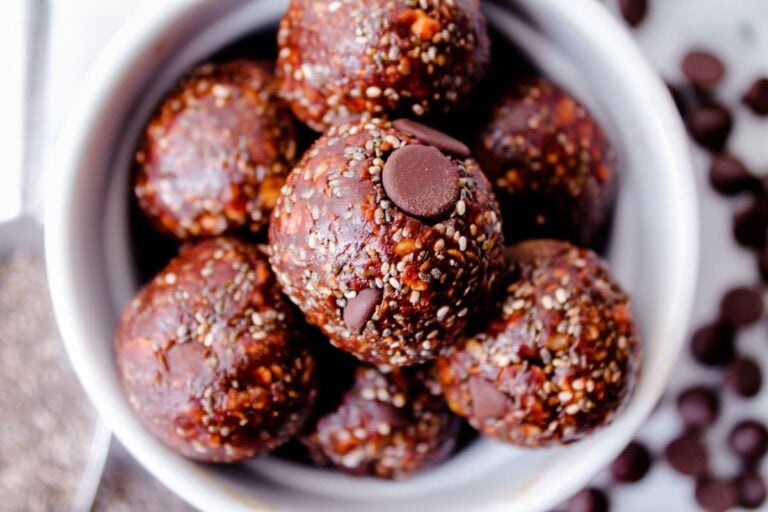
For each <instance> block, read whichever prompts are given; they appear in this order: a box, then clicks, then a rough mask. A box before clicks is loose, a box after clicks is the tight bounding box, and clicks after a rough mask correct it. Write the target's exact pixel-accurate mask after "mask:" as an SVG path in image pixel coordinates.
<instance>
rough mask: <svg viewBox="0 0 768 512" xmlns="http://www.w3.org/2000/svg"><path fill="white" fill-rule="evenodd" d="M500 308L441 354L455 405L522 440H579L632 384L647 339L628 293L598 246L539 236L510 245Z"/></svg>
mask: <svg viewBox="0 0 768 512" xmlns="http://www.w3.org/2000/svg"><path fill="white" fill-rule="evenodd" d="M509 257H510V267H511V268H510V271H511V274H510V276H511V277H510V280H509V284H508V286H507V289H506V294H505V299H504V302H503V306H502V308H501V311H500V312H499V313H498V316H497V317H496V318H495V319H494V320H492V321H491V322H489V323H488V325H487V326H486V327H485V328H483V329H482V330H480V331H479V332H477V333H476V334H474V335H472V336H468V337H466V338H465V339H463V340H462V341H460V342H459V343H458V344H456V345H455V346H454V347H451V348H450V349H449V350H448V351H447V353H446V355H445V356H441V357H440V358H438V360H437V369H438V374H439V377H440V383H441V385H442V386H443V389H444V391H445V395H446V398H447V400H448V404H449V405H450V407H451V409H453V411H454V412H456V413H457V414H459V415H461V416H464V417H465V418H467V419H468V420H469V422H470V424H471V425H472V426H473V427H475V428H476V429H478V430H479V431H480V432H482V433H483V434H485V435H488V436H491V437H494V438H497V439H500V440H503V441H507V442H509V443H512V444H514V445H518V446H524V447H543V446H549V445H556V444H567V443H572V442H575V441H578V440H580V439H582V438H583V437H585V436H586V435H588V434H590V433H591V432H592V431H594V430H595V429H597V428H598V427H601V426H603V425H606V424H607V423H609V422H610V421H611V419H612V417H613V416H614V414H615V413H616V412H617V411H618V410H619V409H620V407H621V406H622V404H623V403H624V401H625V399H626V398H627V396H628V395H629V393H630V392H631V391H632V389H633V387H634V384H635V381H636V377H637V373H638V368H639V360H640V343H639V341H638V338H637V331H636V327H635V323H634V321H633V319H632V314H631V312H630V303H629V299H628V297H627V295H626V294H625V293H624V292H623V291H622V290H621V288H620V287H619V285H618V284H616V281H615V280H614V279H613V277H612V276H611V274H610V272H609V270H608V266H607V265H606V263H605V262H603V261H602V260H601V259H600V258H599V257H598V256H597V255H595V253H593V252H591V251H589V250H586V249H580V248H577V247H575V246H572V245H570V244H568V243H566V242H558V241H551V240H534V241H529V242H524V243H522V244H519V245H517V246H514V247H513V248H512V249H511V250H510V254H509Z"/></svg>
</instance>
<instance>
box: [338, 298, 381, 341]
mask: <svg viewBox="0 0 768 512" xmlns="http://www.w3.org/2000/svg"><path fill="white" fill-rule="evenodd" d="M379 302H381V290H377V289H373V288H366V289H365V290H360V291H359V292H357V295H355V297H354V298H351V299H348V300H347V305H346V306H345V307H344V315H343V316H344V323H345V324H347V327H349V328H350V329H351V330H352V331H355V332H360V331H362V330H363V327H365V324H366V322H368V319H369V318H371V315H372V314H373V311H374V310H375V309H376V306H377V305H378V304H379Z"/></svg>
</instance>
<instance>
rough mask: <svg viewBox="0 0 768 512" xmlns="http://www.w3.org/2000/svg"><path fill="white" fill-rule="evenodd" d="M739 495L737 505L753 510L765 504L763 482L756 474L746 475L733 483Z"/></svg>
mask: <svg viewBox="0 0 768 512" xmlns="http://www.w3.org/2000/svg"><path fill="white" fill-rule="evenodd" d="M734 483H735V485H736V489H737V491H738V495H739V505H741V506H742V507H744V508H747V509H750V510H755V509H758V508H760V507H762V506H763V504H765V495H766V489H765V481H764V480H763V478H762V477H761V476H760V475H758V474H754V473H751V474H746V475H742V476H740V477H739V478H737V479H736V481H735V482H734Z"/></svg>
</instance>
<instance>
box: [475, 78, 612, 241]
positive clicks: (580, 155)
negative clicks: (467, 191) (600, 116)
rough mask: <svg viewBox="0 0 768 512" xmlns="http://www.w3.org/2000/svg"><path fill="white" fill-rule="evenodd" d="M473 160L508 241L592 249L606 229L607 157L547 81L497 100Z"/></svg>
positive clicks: (592, 126) (588, 126) (603, 142)
mask: <svg viewBox="0 0 768 512" xmlns="http://www.w3.org/2000/svg"><path fill="white" fill-rule="evenodd" d="M475 155H476V157H477V159H478V161H479V162H480V164H481V166H482V167H483V170H484V171H485V172H486V174H487V175H488V178H489V179H490V180H491V182H492V183H493V185H494V191H495V192H496V195H497V197H498V199H499V204H501V206H502V214H503V216H504V229H505V235H506V236H507V241H508V242H514V241H520V240H525V239H531V238H542V237H543V238H556V239H562V240H569V241H571V242H573V243H576V244H579V245H583V246H591V245H592V244H593V243H594V242H595V239H596V237H598V236H599V235H601V234H603V231H604V230H605V229H606V228H607V225H608V224H609V221H610V217H611V212H612V209H613V206H614V203H615V199H616V189H617V180H616V161H615V156H614V152H613V150H612V149H611V145H610V143H609V141H608V139H607V138H606V137H605V134H604V133H603V130H602V129H601V127H600V126H599V124H598V123H597V121H595V119H594V118H593V117H592V116H591V115H590V113H589V112H588V111H587V110H586V109H585V108H584V106H582V105H581V104H579V102H578V101H576V100H575V99H574V98H573V97H572V96H571V95H569V94H568V93H567V92H566V91H565V90H563V89H562V88H560V87H559V86H558V85H556V84H554V83H553V82H551V81H549V80H548V79H546V78H537V79H524V80H520V81H518V82H517V83H515V84H514V85H513V86H512V87H511V88H510V89H509V90H508V91H507V92H506V93H505V94H504V95H503V96H502V98H501V100H500V101H499V102H498V103H497V105H496V106H495V107H494V109H493V113H492V119H491V122H490V123H489V124H488V125H487V127H486V128H485V129H484V130H483V132H482V133H481V135H480V138H479V142H478V144H477V145H476V147H475Z"/></svg>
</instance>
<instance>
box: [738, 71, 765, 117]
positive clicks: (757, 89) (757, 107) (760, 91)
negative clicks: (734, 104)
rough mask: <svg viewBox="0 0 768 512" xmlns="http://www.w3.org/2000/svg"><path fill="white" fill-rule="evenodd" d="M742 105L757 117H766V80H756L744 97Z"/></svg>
mask: <svg viewBox="0 0 768 512" xmlns="http://www.w3.org/2000/svg"><path fill="white" fill-rule="evenodd" d="M743 101H744V104H745V105H746V106H748V107H749V108H750V109H752V112H754V113H755V114H757V115H759V116H768V78H758V79H757V80H755V83H753V84H752V86H751V87H750V88H749V90H748V91H747V93H746V94H745V95H744V99H743Z"/></svg>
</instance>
